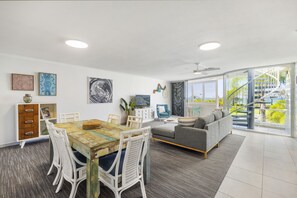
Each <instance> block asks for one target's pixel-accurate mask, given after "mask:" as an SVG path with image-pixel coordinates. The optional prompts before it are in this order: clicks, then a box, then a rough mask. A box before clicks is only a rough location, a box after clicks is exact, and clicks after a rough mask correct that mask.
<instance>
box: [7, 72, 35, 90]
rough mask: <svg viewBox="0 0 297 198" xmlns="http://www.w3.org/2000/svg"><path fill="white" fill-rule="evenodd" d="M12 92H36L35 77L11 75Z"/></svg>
mask: <svg viewBox="0 0 297 198" xmlns="http://www.w3.org/2000/svg"><path fill="white" fill-rule="evenodd" d="M11 85H12V90H18V91H34V75H26V74H11Z"/></svg>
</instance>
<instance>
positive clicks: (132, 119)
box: [126, 116, 143, 129]
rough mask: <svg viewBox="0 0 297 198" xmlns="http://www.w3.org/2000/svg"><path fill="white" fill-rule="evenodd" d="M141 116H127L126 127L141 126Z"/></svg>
mask: <svg viewBox="0 0 297 198" xmlns="http://www.w3.org/2000/svg"><path fill="white" fill-rule="evenodd" d="M142 121H143V119H142V117H137V116H128V118H127V123H126V127H129V128H132V129H140V128H141V127H142Z"/></svg>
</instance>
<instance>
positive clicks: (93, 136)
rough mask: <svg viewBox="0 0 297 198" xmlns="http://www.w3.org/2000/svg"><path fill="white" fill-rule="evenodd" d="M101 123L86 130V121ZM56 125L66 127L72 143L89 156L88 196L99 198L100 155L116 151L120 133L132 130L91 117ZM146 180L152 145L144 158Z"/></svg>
mask: <svg viewBox="0 0 297 198" xmlns="http://www.w3.org/2000/svg"><path fill="white" fill-rule="evenodd" d="M93 121H95V122H96V123H99V124H100V127H98V128H95V129H91V130H84V129H83V123H84V122H93ZM55 127H57V128H62V129H65V130H66V132H67V135H68V139H69V142H70V145H71V147H72V148H73V149H75V150H76V151H78V152H80V153H81V154H82V155H84V156H85V157H86V158H87V165H86V166H87V167H86V174H87V178H86V197H87V198H95V197H96V198H98V197H99V194H100V184H99V178H98V170H99V163H100V157H102V156H105V155H108V154H110V153H113V152H116V151H117V150H118V148H119V142H120V133H121V132H122V131H128V130H131V128H128V127H126V126H123V125H117V124H113V123H109V122H106V121H102V120H97V119H91V120H82V121H74V122H65V123H57V124H55ZM52 158H53V148H52V144H50V161H51V160H52ZM143 174H144V182H145V183H149V181H150V147H149V144H148V152H147V155H146V157H145V160H144V173H143Z"/></svg>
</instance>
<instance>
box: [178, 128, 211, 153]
mask: <svg viewBox="0 0 297 198" xmlns="http://www.w3.org/2000/svg"><path fill="white" fill-rule="evenodd" d="M206 138H207V130H205V129H198V128H194V127H185V126H180V125H177V126H176V127H175V141H176V143H177V144H181V145H184V146H187V147H191V148H195V149H198V150H202V151H206V149H207V142H206Z"/></svg>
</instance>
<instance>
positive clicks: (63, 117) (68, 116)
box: [60, 112, 80, 123]
mask: <svg viewBox="0 0 297 198" xmlns="http://www.w3.org/2000/svg"><path fill="white" fill-rule="evenodd" d="M79 120H80V113H79V112H74V113H60V123H64V122H74V121H79Z"/></svg>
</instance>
